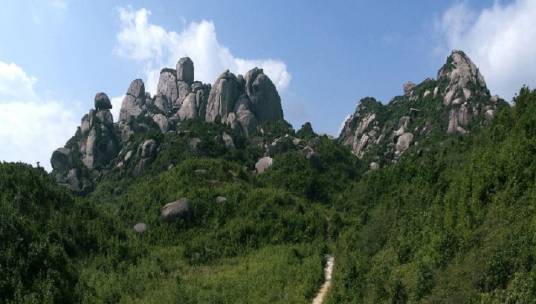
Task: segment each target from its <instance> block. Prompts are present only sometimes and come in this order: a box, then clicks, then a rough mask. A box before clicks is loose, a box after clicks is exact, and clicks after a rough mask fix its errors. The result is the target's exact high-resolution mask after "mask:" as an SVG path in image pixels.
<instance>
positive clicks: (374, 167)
mask: <svg viewBox="0 0 536 304" xmlns="http://www.w3.org/2000/svg"><path fill="white" fill-rule="evenodd" d="M369 169H370V170H372V171H375V170H378V169H380V165H379V164H378V163H377V162H371V163H370V164H369Z"/></svg>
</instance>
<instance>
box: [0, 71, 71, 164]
mask: <svg viewBox="0 0 536 304" xmlns="http://www.w3.org/2000/svg"><path fill="white" fill-rule="evenodd" d="M36 82H37V79H36V78H35V77H32V76H29V75H28V74H27V73H26V72H25V71H24V70H23V69H22V68H21V67H19V66H18V65H16V64H14V63H6V62H3V61H0V142H1V143H2V144H1V145H0V160H2V161H23V162H26V163H30V164H32V165H34V166H35V165H36V163H37V162H39V163H40V164H41V166H43V167H45V168H46V169H47V170H50V156H51V154H52V151H53V150H54V149H56V148H58V147H60V146H63V145H64V144H65V141H66V140H67V139H68V138H69V137H70V136H71V135H72V133H73V130H75V129H76V126H77V123H76V120H75V119H74V116H73V114H72V112H70V111H68V110H66V107H65V106H64V105H63V104H62V103H60V102H58V101H53V100H45V99H43V98H41V97H40V96H38V94H37V93H36V92H35V90H34V84H35V83H36Z"/></svg>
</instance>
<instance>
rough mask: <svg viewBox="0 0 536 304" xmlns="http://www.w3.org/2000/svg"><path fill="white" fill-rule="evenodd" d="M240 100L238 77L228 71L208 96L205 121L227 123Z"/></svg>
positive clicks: (219, 78) (222, 75) (218, 80)
mask: <svg viewBox="0 0 536 304" xmlns="http://www.w3.org/2000/svg"><path fill="white" fill-rule="evenodd" d="M237 98H238V85H237V81H236V77H235V75H234V74H233V73H231V72H229V71H228V70H227V71H225V72H224V73H223V74H221V75H220V77H218V79H217V80H216V82H215V83H214V86H212V89H211V90H210V94H209V96H208V101H207V108H206V114H205V120H206V121H209V122H214V121H226V120H227V115H228V114H229V113H230V112H232V111H233V109H234V104H235V101H236V99H237Z"/></svg>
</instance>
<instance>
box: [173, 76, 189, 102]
mask: <svg viewBox="0 0 536 304" xmlns="http://www.w3.org/2000/svg"><path fill="white" fill-rule="evenodd" d="M177 89H178V90H179V98H177V100H176V101H175V103H174V104H173V106H174V107H175V108H180V107H181V106H182V103H183V101H184V99H185V98H186V96H188V94H190V92H191V91H192V90H191V89H190V85H189V84H188V83H186V82H184V81H177Z"/></svg>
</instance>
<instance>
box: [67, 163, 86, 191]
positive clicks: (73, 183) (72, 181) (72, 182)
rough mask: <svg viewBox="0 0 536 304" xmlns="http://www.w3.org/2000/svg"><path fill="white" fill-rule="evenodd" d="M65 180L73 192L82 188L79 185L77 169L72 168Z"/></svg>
mask: <svg viewBox="0 0 536 304" xmlns="http://www.w3.org/2000/svg"><path fill="white" fill-rule="evenodd" d="M67 182H68V183H69V189H70V190H71V191H73V192H80V191H81V190H82V188H81V186H80V180H79V179H78V170H77V169H76V168H73V169H71V170H69V173H67Z"/></svg>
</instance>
